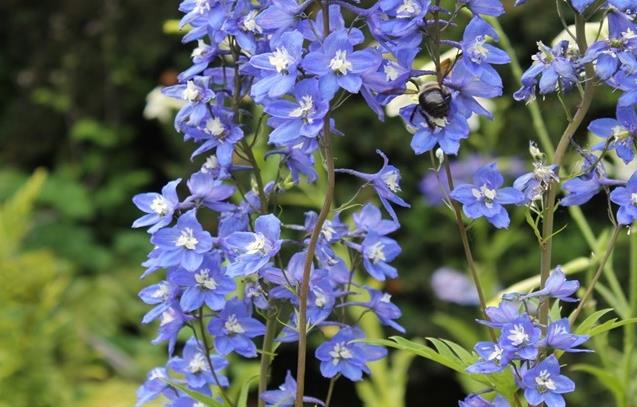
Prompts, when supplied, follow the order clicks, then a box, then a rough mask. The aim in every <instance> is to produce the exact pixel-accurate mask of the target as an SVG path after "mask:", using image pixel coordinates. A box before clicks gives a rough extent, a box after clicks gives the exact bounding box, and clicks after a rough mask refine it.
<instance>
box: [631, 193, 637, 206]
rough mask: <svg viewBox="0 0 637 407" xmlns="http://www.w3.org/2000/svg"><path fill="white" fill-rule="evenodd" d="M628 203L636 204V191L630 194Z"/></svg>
mask: <svg viewBox="0 0 637 407" xmlns="http://www.w3.org/2000/svg"><path fill="white" fill-rule="evenodd" d="M630 203H632V204H633V205H635V206H637V192H633V193H632V194H630Z"/></svg>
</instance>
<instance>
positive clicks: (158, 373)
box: [148, 367, 166, 380]
mask: <svg viewBox="0 0 637 407" xmlns="http://www.w3.org/2000/svg"><path fill="white" fill-rule="evenodd" d="M165 378H166V374H165V373H164V370H162V369H161V368H158V367H156V368H154V369H153V370H151V371H150V375H149V376H148V380H156V379H165Z"/></svg>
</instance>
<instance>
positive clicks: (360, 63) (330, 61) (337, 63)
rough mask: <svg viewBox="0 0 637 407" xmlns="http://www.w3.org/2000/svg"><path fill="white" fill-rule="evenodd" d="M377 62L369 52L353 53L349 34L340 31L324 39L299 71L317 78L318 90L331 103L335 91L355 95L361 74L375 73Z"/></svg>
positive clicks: (369, 49)
mask: <svg viewBox="0 0 637 407" xmlns="http://www.w3.org/2000/svg"><path fill="white" fill-rule="evenodd" d="M354 42H356V41H354ZM380 62H381V59H380V56H379V55H378V53H377V52H375V51H373V50H372V49H371V48H366V49H364V50H360V51H354V49H353V44H352V39H351V38H350V34H349V33H348V31H346V30H340V31H335V32H333V33H331V34H330V35H328V36H327V38H325V40H324V41H323V44H322V45H321V47H320V48H319V49H317V50H316V51H312V52H310V53H309V54H307V55H306V56H305V58H304V59H303V69H305V70H306V71H307V72H309V73H312V74H315V75H318V76H319V77H320V85H321V89H322V90H323V91H324V92H325V93H326V95H328V99H331V97H332V96H333V95H334V94H335V93H336V91H337V90H338V88H339V87H341V88H343V89H345V90H347V91H348V92H350V93H358V91H359V90H360V88H361V85H362V84H363V80H362V78H361V74H362V73H363V72H365V71H370V70H374V69H376V67H378V65H379V64H380Z"/></svg>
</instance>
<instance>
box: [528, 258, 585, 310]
mask: <svg viewBox="0 0 637 407" xmlns="http://www.w3.org/2000/svg"><path fill="white" fill-rule="evenodd" d="M578 288H579V281H577V280H567V279H566V274H564V271H563V270H562V268H561V267H560V266H557V267H556V268H555V269H554V270H553V271H551V274H549V277H548V278H547V279H546V282H545V283H544V288H542V289H541V290H538V291H535V292H533V293H531V294H527V295H525V296H524V297H522V298H533V297H540V296H550V297H553V298H556V299H558V300H560V301H563V302H576V301H578V299H577V298H573V297H571V296H572V295H573V294H574V293H575V292H576V291H577V289H578Z"/></svg>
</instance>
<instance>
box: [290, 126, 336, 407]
mask: <svg viewBox="0 0 637 407" xmlns="http://www.w3.org/2000/svg"><path fill="white" fill-rule="evenodd" d="M323 150H324V154H325V161H326V166H327V191H325V199H324V200H323V207H322V208H321V212H320V213H319V216H318V218H317V219H316V224H315V225H314V229H313V230H312V235H311V236H310V243H309V245H308V247H307V252H306V257H305V264H304V267H303V280H302V282H301V290H300V292H299V316H298V324H297V326H298V330H299V351H298V360H297V371H296V402H295V406H296V407H302V406H303V393H304V390H305V389H304V387H305V358H306V354H307V297H308V291H309V286H310V271H311V270H312V263H313V262H314V254H315V253H316V245H317V244H318V239H319V237H320V235H321V230H322V229H323V224H324V223H325V220H326V219H327V216H328V214H329V212H330V209H331V207H332V201H333V199H334V175H335V174H334V155H333V153H332V141H331V134H330V120H329V117H327V116H326V117H325V120H324V121H323Z"/></svg>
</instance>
